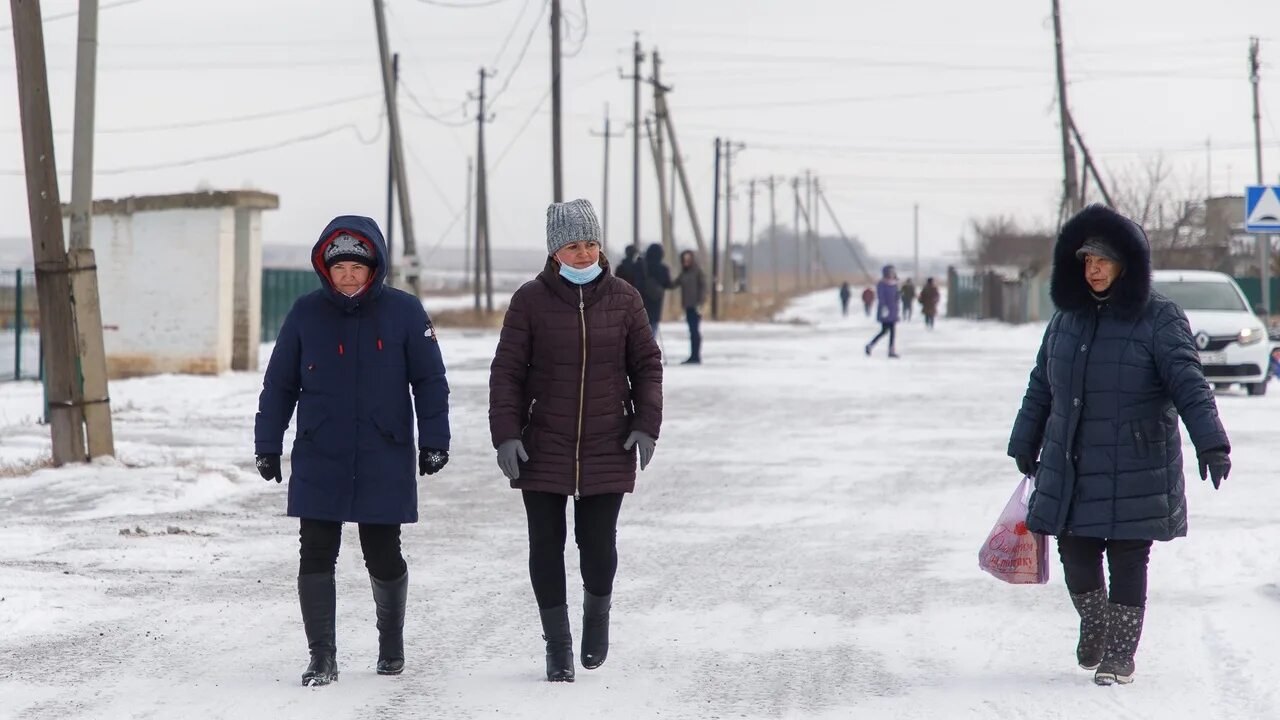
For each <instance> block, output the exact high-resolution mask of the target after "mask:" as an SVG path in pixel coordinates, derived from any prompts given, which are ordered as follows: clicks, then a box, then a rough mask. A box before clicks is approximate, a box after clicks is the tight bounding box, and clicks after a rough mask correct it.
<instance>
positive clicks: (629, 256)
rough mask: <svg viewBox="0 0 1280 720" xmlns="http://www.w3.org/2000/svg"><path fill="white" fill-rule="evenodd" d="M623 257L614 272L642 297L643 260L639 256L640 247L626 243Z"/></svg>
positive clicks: (643, 283)
mask: <svg viewBox="0 0 1280 720" xmlns="http://www.w3.org/2000/svg"><path fill="white" fill-rule="evenodd" d="M623 256H624V259H623V261H622V262H621V263H619V264H618V269H617V271H616V272H615V273H614V274H615V275H617V276H618V279H619V280H622V281H624V282H626V283H628V284H630V285H631V287H633V288H635V289H636V290H639V291H640V297H644V286H645V282H644V275H645V273H644V260H642V259H641V258H640V248H638V247H636V246H635V245H628V246H627V249H626V250H625V251H623Z"/></svg>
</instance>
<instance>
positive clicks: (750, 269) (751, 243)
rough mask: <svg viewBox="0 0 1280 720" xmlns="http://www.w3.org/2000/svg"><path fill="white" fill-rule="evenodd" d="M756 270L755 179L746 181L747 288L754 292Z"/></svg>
mask: <svg viewBox="0 0 1280 720" xmlns="http://www.w3.org/2000/svg"><path fill="white" fill-rule="evenodd" d="M755 271H756V179H755V178H751V181H750V182H748V183H747V276H746V278H745V280H746V283H745V284H746V286H747V290H748V291H751V292H755V283H754V275H755Z"/></svg>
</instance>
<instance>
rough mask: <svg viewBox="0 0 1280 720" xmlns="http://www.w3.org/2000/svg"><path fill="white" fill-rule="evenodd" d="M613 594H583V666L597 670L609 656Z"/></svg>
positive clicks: (584, 592)
mask: <svg viewBox="0 0 1280 720" xmlns="http://www.w3.org/2000/svg"><path fill="white" fill-rule="evenodd" d="M612 599H613V595H592V594H591V593H589V592H586V591H583V594H582V667H584V668H586V669H588V670H595V669H596V668H598V667H600V666H601V665H603V664H604V659H605V658H606V657H608V656H609V607H610V606H611V605H612Z"/></svg>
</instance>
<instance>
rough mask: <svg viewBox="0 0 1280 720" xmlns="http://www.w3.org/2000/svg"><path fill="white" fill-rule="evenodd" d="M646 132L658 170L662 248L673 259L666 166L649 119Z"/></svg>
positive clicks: (646, 122) (646, 120)
mask: <svg viewBox="0 0 1280 720" xmlns="http://www.w3.org/2000/svg"><path fill="white" fill-rule="evenodd" d="M644 132H645V135H646V136H647V137H648V138H649V150H650V152H652V153H653V164H654V167H656V168H658V219H659V223H658V224H659V225H661V226H662V230H663V232H662V248H663V250H664V251H665V252H666V253H667V257H669V258H671V257H674V255H675V246H674V245H673V244H672V242H671V236H670V234H669V233H667V232H666V229H667V220H668V216H669V214H670V213H669V211H668V209H667V191H666V188H665V187H663V184H662V182H663V173H662V168H663V167H664V166H665V165H666V163H665V162H664V159H663V157H662V149H661V148H660V147H659V145H658V138H657V134H656V133H655V132H654V129H653V124H652V123H650V122H649V118H645V119H644Z"/></svg>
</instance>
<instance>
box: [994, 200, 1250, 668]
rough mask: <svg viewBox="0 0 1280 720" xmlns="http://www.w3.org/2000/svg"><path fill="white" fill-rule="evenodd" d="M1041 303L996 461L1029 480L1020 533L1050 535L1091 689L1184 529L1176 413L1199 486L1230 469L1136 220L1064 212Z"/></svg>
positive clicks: (1210, 401) (1095, 208) (1099, 210)
mask: <svg viewBox="0 0 1280 720" xmlns="http://www.w3.org/2000/svg"><path fill="white" fill-rule="evenodd" d="M1049 296H1050V298H1052V300H1053V304H1054V305H1055V306H1056V307H1057V308H1058V312H1057V313H1056V314H1054V316H1053V318H1052V319H1050V320H1049V325H1048V327H1047V328H1046V329H1045V334H1044V341H1043V342H1042V343H1041V345H1040V352H1039V354H1038V355H1037V356H1036V361H1035V367H1034V368H1033V369H1032V371H1031V377H1030V380H1029V381H1028V383H1027V391H1026V395H1025V396H1024V397H1023V400H1022V408H1021V409H1020V410H1019V411H1018V416H1017V419H1016V420H1015V421H1014V424H1013V432H1012V433H1011V436H1010V438H1009V449H1008V453H1009V456H1010V457H1012V458H1013V459H1014V462H1015V463H1016V464H1017V466H1018V471H1019V472H1020V473H1022V474H1023V475H1027V476H1030V477H1034V478H1035V490H1034V491H1033V492H1032V494H1031V498H1030V500H1029V501H1028V504H1027V522H1026V526H1027V529H1028V530H1030V531H1032V532H1037V533H1043V534H1045V535H1055V536H1057V538H1058V543H1057V544H1058V554H1059V555H1060V556H1061V558H1062V568H1063V571H1064V575H1065V577H1066V584H1067V591H1068V592H1069V593H1070V594H1071V602H1072V604H1073V605H1075V608H1076V611H1077V612H1078V613H1079V616H1080V635H1079V641H1078V643H1077V645H1076V661H1077V662H1078V663H1079V664H1080V666H1081V667H1083V668H1085V669H1089V670H1095V672H1094V675H1093V679H1094V682H1096V683H1097V684H1099V685H1111V684H1116V683H1119V684H1125V683H1129V682H1132V681H1133V673H1134V667H1135V665H1134V654H1135V653H1136V652H1137V650H1138V639H1139V638H1140V637H1141V636H1142V625H1143V617H1144V614H1145V612H1146V604H1147V563H1148V560H1149V557H1150V554H1151V546H1152V543H1153V541H1157V540H1162V541H1163V540H1172V539H1174V538H1178V537H1183V536H1185V535H1186V534H1187V496H1186V483H1185V480H1184V479H1183V476H1182V465H1183V462H1182V448H1183V445H1182V434H1181V433H1180V432H1179V431H1178V418H1179V417H1181V419H1182V422H1183V424H1185V425H1186V427H1187V432H1188V433H1190V435H1191V443H1192V445H1194V447H1195V450H1196V455H1197V459H1198V465H1199V468H1200V479H1201V480H1204V479H1206V478H1210V477H1211V478H1212V480H1213V487H1214V489H1215V490H1216V489H1217V488H1218V487H1219V485H1220V483H1221V482H1222V480H1224V479H1225V478H1226V477H1227V475H1228V473H1229V472H1230V470H1231V460H1230V457H1229V454H1230V452H1231V443H1230V442H1229V441H1228V439H1227V433H1226V431H1225V430H1224V429H1223V427H1222V422H1221V421H1220V420H1219V419H1218V408H1217V404H1216V402H1215V400H1214V395H1213V390H1212V389H1211V388H1210V387H1209V383H1208V382H1206V381H1205V378H1204V372H1203V370H1202V369H1201V366H1200V360H1199V357H1198V355H1197V351H1196V341H1195V339H1194V338H1192V336H1191V326H1190V324H1189V323H1188V322H1187V316H1186V314H1185V313H1183V311H1182V310H1181V309H1180V308H1179V307H1178V306H1177V305H1176V304H1174V302H1173V301H1172V300H1169V299H1168V298H1166V297H1164V296H1162V295H1160V294H1159V293H1156V292H1153V291H1152V289H1151V246H1150V244H1149V243H1148V241H1147V237H1146V234H1145V233H1144V232H1143V231H1142V228H1140V227H1138V225H1137V224H1136V223H1134V222H1132V221H1131V220H1129V219H1128V218H1126V217H1124V216H1123V215H1120V214H1119V213H1117V212H1115V211H1113V210H1111V209H1110V208H1106V207H1103V206H1101V205H1092V206H1090V207H1087V208H1085V209H1084V210H1082V211H1081V212H1079V213H1077V214H1076V215H1075V217H1073V218H1071V220H1069V221H1068V222H1067V223H1066V224H1065V225H1063V227H1062V233H1061V234H1060V235H1059V236H1058V241H1057V245H1056V247H1055V248H1054V252H1053V271H1052V275H1051V277H1050V283H1049ZM1104 553H1105V556H1106V564H1107V568H1108V570H1109V573H1107V574H1104V572H1103V555H1104ZM1108 574H1109V581H1110V582H1109V583H1108V582H1107V580H1108V577H1107V576H1108ZM1108 585H1110V587H1109V588H1108Z"/></svg>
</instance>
